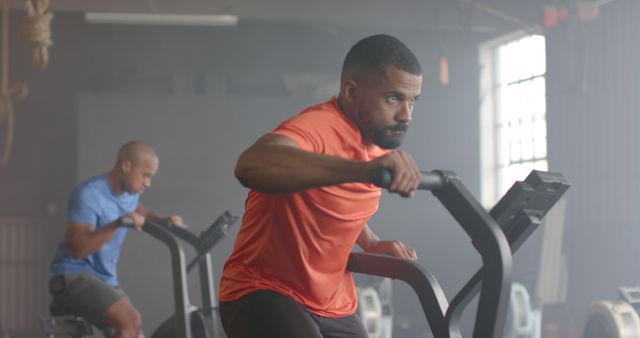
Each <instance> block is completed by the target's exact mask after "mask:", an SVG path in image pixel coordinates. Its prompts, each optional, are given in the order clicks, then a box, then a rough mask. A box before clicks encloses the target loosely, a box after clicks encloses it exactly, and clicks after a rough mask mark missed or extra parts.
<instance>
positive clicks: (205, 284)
mask: <svg viewBox="0 0 640 338" xmlns="http://www.w3.org/2000/svg"><path fill="white" fill-rule="evenodd" d="M237 220H238V217H237V216H234V215H232V214H231V213H230V212H229V211H225V212H224V213H223V214H222V215H220V217H218V218H217V219H216V220H215V221H214V222H213V224H212V225H211V226H209V228H207V229H206V230H205V231H203V232H202V233H201V234H200V235H199V236H196V235H195V234H193V233H191V232H190V231H189V230H187V229H186V228H183V227H179V226H176V225H173V224H170V223H166V224H158V223H154V222H151V221H147V222H146V223H145V224H144V226H143V227H142V230H143V231H145V232H146V233H148V234H150V235H151V236H153V237H154V238H156V239H158V240H160V241H162V242H163V243H164V244H166V245H167V247H168V248H169V251H170V254H171V268H172V279H173V297H174V304H175V312H174V314H173V315H172V316H171V317H169V318H168V319H167V320H166V321H164V322H163V323H162V324H161V325H160V326H159V327H158V328H157V329H156V330H155V331H154V332H153V333H152V334H151V336H150V337H151V338H170V337H171V338H173V337H181V338H222V337H224V332H223V330H222V327H221V325H220V321H219V318H218V306H217V301H216V295H215V289H214V287H213V269H212V268H211V254H210V253H209V251H211V249H212V248H213V246H214V245H216V244H217V243H218V241H219V240H220V239H222V237H224V236H225V235H226V234H227V232H228V230H229V228H230V227H231V226H232V225H233V223H235V222H236V221H237ZM178 239H181V240H182V241H184V242H186V243H188V244H189V245H191V246H192V247H193V248H194V250H195V252H196V256H195V257H194V258H192V259H191V261H190V262H189V263H188V264H187V263H186V259H185V254H184V251H183V249H182V246H181V244H180V242H179V241H178ZM195 267H198V270H199V277H200V295H201V304H202V305H201V308H197V307H195V306H193V305H192V304H191V303H190V301H189V290H188V285H187V275H188V273H189V272H190V271H192V270H193V269H194V268H195Z"/></svg>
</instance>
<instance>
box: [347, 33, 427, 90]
mask: <svg viewBox="0 0 640 338" xmlns="http://www.w3.org/2000/svg"><path fill="white" fill-rule="evenodd" d="M387 66H393V67H396V68H398V69H400V70H403V71H405V72H407V73H410V74H414V75H422V69H421V68H420V62H418V59H417V58H416V56H415V55H414V54H413V52H411V50H410V49H409V48H408V47H407V46H406V45H405V44H404V43H402V42H401V41H400V40H398V39H397V38H395V37H393V36H390V35H386V34H378V35H372V36H369V37H366V38H364V39H362V40H360V41H358V42H357V43H356V44H355V45H353V47H351V49H350V50H349V53H347V56H346V57H345V59H344V64H343V65H342V81H344V80H346V79H359V78H360V77H362V76H363V75H366V74H377V75H381V76H384V75H385V74H386V67H387Z"/></svg>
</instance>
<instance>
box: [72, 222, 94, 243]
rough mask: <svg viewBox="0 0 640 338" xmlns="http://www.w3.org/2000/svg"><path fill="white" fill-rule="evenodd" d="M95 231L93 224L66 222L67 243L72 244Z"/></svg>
mask: <svg viewBox="0 0 640 338" xmlns="http://www.w3.org/2000/svg"><path fill="white" fill-rule="evenodd" d="M94 229H95V226H94V225H93V224H87V223H73V222H68V223H67V228H66V230H65V238H66V240H67V242H72V241H74V240H76V239H77V238H79V237H82V236H83V235H84V234H87V233H90V232H92V231H93V230H94Z"/></svg>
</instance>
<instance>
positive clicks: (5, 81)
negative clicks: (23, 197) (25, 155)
mask: <svg viewBox="0 0 640 338" xmlns="http://www.w3.org/2000/svg"><path fill="white" fill-rule="evenodd" d="M28 94H29V90H28V88H27V85H25V84H23V83H18V84H15V85H13V86H11V87H9V0H4V1H3V4H2V78H1V82H0V127H2V124H3V123H4V120H6V124H7V126H6V128H5V129H6V135H5V137H4V138H3V139H4V140H3V141H4V142H3V143H4V147H2V148H3V149H2V158H0V163H2V165H6V164H7V162H8V161H9V156H10V155H11V147H12V146H13V126H14V111H13V100H23V99H24V98H26V97H27V95H28Z"/></svg>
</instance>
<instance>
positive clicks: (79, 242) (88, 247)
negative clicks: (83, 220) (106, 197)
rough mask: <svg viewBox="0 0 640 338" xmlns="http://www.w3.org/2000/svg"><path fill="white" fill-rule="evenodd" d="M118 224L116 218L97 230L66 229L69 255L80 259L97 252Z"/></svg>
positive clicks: (110, 236)
mask: <svg viewBox="0 0 640 338" xmlns="http://www.w3.org/2000/svg"><path fill="white" fill-rule="evenodd" d="M119 226H120V223H119V220H116V221H114V222H111V223H109V224H107V225H106V226H104V227H102V228H100V229H98V230H91V229H89V228H86V229H82V230H72V231H67V234H66V242H67V245H68V247H69V251H70V254H71V256H73V258H75V259H80V258H83V257H85V256H87V255H90V254H93V253H96V252H98V251H99V250H100V248H102V246H104V245H105V243H107V242H108V241H109V240H110V239H111V238H112V237H113V234H114V233H115V232H116V230H118V228H119Z"/></svg>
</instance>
